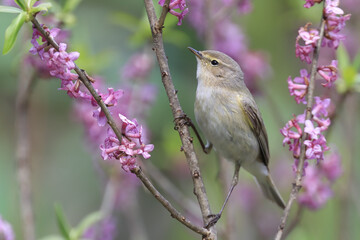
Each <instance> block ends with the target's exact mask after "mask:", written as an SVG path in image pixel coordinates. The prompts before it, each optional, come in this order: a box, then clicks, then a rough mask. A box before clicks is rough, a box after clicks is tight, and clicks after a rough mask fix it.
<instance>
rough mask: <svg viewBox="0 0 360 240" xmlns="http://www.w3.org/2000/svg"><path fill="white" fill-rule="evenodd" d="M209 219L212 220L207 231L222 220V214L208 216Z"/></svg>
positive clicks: (207, 226)
mask: <svg viewBox="0 0 360 240" xmlns="http://www.w3.org/2000/svg"><path fill="white" fill-rule="evenodd" d="M208 218H211V220H210V221H209V223H208V224H207V225H206V226H205V228H206V229H209V228H211V227H212V226H214V225H215V224H216V223H217V222H218V221H219V219H220V218H221V214H219V213H218V214H210V215H209V216H208Z"/></svg>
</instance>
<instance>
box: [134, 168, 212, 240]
mask: <svg viewBox="0 0 360 240" xmlns="http://www.w3.org/2000/svg"><path fill="white" fill-rule="evenodd" d="M131 172H132V173H134V174H135V175H136V176H137V177H138V178H139V179H140V180H141V181H142V183H143V184H144V185H145V187H146V188H147V189H148V190H149V191H150V193H151V194H152V195H154V197H155V198H156V199H157V200H158V201H159V202H160V203H161V204H162V205H163V206H164V207H165V208H166V209H167V210H168V211H169V212H170V214H171V217H173V218H175V219H177V220H178V221H179V222H181V223H182V224H184V225H185V226H186V227H188V228H189V229H191V230H193V231H194V232H196V233H199V234H201V235H202V236H205V237H206V236H209V235H210V231H209V230H207V229H206V228H203V227H199V226H196V225H195V224H193V223H191V222H190V221H189V220H187V219H186V218H185V217H184V216H182V215H181V213H180V212H178V211H177V210H176V209H175V208H174V207H173V206H172V205H171V203H170V202H169V201H168V200H166V199H165V198H164V196H162V195H161V193H160V192H159V191H158V190H156V188H155V187H154V185H153V184H152V183H151V182H150V180H149V179H148V178H147V177H146V176H145V174H144V173H143V172H142V170H141V168H140V167H135V168H134V169H132V170H131Z"/></svg>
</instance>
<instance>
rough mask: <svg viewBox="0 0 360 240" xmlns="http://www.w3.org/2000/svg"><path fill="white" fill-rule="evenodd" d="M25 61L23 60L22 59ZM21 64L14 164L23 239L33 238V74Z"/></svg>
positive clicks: (17, 98) (25, 65) (30, 239)
mask: <svg viewBox="0 0 360 240" xmlns="http://www.w3.org/2000/svg"><path fill="white" fill-rule="evenodd" d="M23 62H25V60H24V61H23ZM27 66H28V65H27V64H22V66H21V68H20V69H21V71H20V76H19V80H20V81H19V87H18V93H17V96H16V115H15V121H16V124H15V127H16V138H17V143H16V166H17V178H18V184H19V198H20V213H21V221H22V224H21V226H22V228H23V239H24V240H35V224H34V213H33V208H32V198H31V177H30V175H31V174H30V172H31V171H30V156H31V154H30V149H31V148H30V136H29V129H31V128H30V127H29V102H30V96H31V92H32V89H33V85H34V81H35V76H34V74H33V73H31V70H30V69H29V67H27Z"/></svg>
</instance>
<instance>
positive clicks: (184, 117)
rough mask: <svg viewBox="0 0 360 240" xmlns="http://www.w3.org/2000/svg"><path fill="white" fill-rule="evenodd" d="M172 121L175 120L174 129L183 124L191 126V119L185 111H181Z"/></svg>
mask: <svg viewBox="0 0 360 240" xmlns="http://www.w3.org/2000/svg"><path fill="white" fill-rule="evenodd" d="M174 122H175V130H177V128H178V127H182V126H184V125H187V126H192V121H191V119H190V118H189V117H188V116H187V115H186V114H185V113H182V114H181V115H180V116H178V117H176V118H175V119H174Z"/></svg>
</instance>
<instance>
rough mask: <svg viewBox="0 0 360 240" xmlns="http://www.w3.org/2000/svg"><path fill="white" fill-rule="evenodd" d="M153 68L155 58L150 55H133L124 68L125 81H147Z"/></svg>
mask: <svg viewBox="0 0 360 240" xmlns="http://www.w3.org/2000/svg"><path fill="white" fill-rule="evenodd" d="M152 67H153V58H152V56H150V54H148V53H145V52H144V53H137V54H135V55H133V56H132V57H131V58H130V59H129V61H128V62H127V63H126V64H125V65H124V67H123V68H122V77H123V78H124V79H145V78H147V77H148V76H149V74H150V71H151V69H152Z"/></svg>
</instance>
